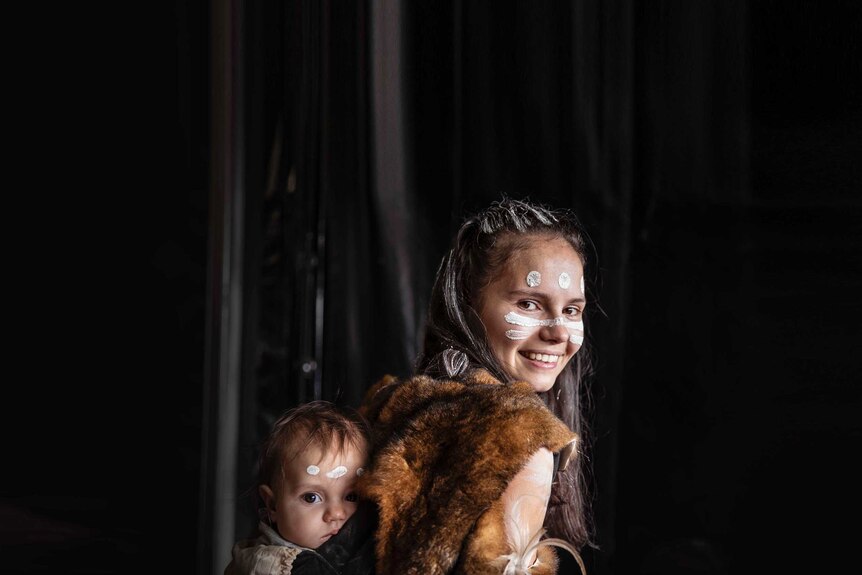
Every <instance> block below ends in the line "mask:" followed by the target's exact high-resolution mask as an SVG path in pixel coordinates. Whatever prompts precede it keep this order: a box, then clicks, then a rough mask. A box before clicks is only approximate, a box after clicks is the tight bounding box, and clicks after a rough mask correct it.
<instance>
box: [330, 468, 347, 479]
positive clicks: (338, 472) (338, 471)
mask: <svg viewBox="0 0 862 575" xmlns="http://www.w3.org/2000/svg"><path fill="white" fill-rule="evenodd" d="M346 473H347V468H346V467H344V466H343V465H339V466H338V467H336V468H335V469H333V470H332V471H327V472H326V476H327V477H328V478H330V479H338V478H339V477H342V476H343V475H344V474H346Z"/></svg>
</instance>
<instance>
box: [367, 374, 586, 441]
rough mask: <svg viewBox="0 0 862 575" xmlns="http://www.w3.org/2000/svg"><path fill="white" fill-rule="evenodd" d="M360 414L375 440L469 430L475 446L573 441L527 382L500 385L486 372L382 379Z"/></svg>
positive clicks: (438, 436)
mask: <svg viewBox="0 0 862 575" xmlns="http://www.w3.org/2000/svg"><path fill="white" fill-rule="evenodd" d="M360 411H361V412H362V413H363V415H365V416H366V418H368V420H369V422H370V423H371V424H372V426H373V428H374V429H375V440H376V441H377V442H380V441H383V440H386V439H387V438H390V437H393V436H395V437H404V436H405V434H422V435H428V436H433V437H436V438H437V439H445V438H446V437H447V436H448V435H450V434H457V433H465V432H467V431H469V436H470V437H471V438H472V439H473V440H474V441H475V442H476V443H479V444H481V443H488V444H495V445H496V444H498V443H500V442H501V441H502V442H506V443H511V442H513V441H515V442H523V443H524V444H525V445H524V447H525V448H528V449H529V450H530V452H532V450H534V449H536V448H537V447H546V448H548V449H549V450H551V451H552V452H557V451H560V450H563V449H564V448H566V447H567V446H568V445H569V444H570V443H572V442H573V441H574V440H575V438H576V435H575V434H574V433H573V432H572V431H571V430H570V429H569V428H568V427H567V426H566V425H565V424H564V423H563V422H562V421H561V420H560V419H559V418H558V417H557V416H555V415H554V414H553V413H552V412H551V411H550V410H549V409H548V408H547V406H546V405H545V404H544V402H543V401H542V400H541V399H540V398H539V396H538V395H537V394H536V393H535V391H534V390H533V388H532V386H530V384H529V383H527V382H525V381H515V382H512V383H501V382H500V381H499V380H498V379H496V378H495V377H494V376H493V375H491V374H490V373H489V372H488V371H486V370H484V369H475V370H472V371H470V372H468V373H467V374H465V375H464V376H463V377H461V378H459V379H447V378H434V377H430V376H427V375H413V376H411V377H407V378H398V377H395V376H392V375H387V376H384V377H383V378H381V379H380V380H379V381H378V382H377V383H375V384H374V385H373V386H372V387H371V388H370V389H369V390H368V392H367V394H366V396H365V400H364V402H363V405H362V406H361V408H360Z"/></svg>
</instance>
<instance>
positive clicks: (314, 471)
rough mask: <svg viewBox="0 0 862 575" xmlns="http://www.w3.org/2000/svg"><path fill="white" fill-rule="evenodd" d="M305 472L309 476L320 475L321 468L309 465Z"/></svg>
mask: <svg viewBox="0 0 862 575" xmlns="http://www.w3.org/2000/svg"><path fill="white" fill-rule="evenodd" d="M305 472H306V473H308V474H309V475H317V474H318V473H320V468H319V467H318V466H316V465H309V466H308V467H306V468H305Z"/></svg>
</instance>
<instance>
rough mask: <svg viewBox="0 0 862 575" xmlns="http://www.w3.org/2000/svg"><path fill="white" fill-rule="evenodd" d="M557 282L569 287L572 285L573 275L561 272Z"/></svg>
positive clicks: (561, 285)
mask: <svg viewBox="0 0 862 575" xmlns="http://www.w3.org/2000/svg"><path fill="white" fill-rule="evenodd" d="M557 283H559V284H560V287H561V288H563V289H569V286H570V285H572V276H570V275H569V274H567V273H566V272H563V273H561V274H560V278H559V279H558V280H557Z"/></svg>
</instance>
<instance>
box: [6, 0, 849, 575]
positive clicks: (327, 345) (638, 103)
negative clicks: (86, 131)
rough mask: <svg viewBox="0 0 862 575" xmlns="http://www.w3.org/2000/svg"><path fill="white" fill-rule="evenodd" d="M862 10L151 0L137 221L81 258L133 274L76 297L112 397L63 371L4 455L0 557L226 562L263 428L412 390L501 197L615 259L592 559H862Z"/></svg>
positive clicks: (121, 106)
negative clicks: (108, 319)
mask: <svg viewBox="0 0 862 575" xmlns="http://www.w3.org/2000/svg"><path fill="white" fill-rule="evenodd" d="M860 7H862V4H860V3H858V2H853V1H847V0H835V1H830V2H813V1H803V0H794V1H791V2H779V1H777V0H758V1H751V0H730V1H727V0H724V1H720V0H704V1H700V2H689V1H684V0H677V1H651V2H634V1H633V0H605V1H599V0H594V1H587V0H584V1H580V0H575V1H571V2H535V1H534V2H491V1H471V2H455V1H451V0H450V1H444V2H435V3H427V2H410V3H407V2H398V1H394V0H391V1H384V0H379V1H371V0H359V1H356V2H335V1H332V0H328V1H327V0H324V1H317V0H282V1H275V0H260V1H258V2H242V1H240V0H218V1H215V2H207V1H205V0H189V1H183V2H174V3H171V5H170V7H169V8H164V7H163V8H160V9H158V10H157V9H156V8H152V11H153V12H152V13H150V14H149V18H148V19H147V21H148V22H149V21H152V22H153V26H152V28H148V29H147V30H146V31H145V32H144V33H142V34H139V35H136V36H135V44H136V47H137V53H138V57H136V58H135V59H134V60H129V61H127V68H126V69H127V70H129V72H130V74H129V75H130V76H133V79H132V80H131V81H130V84H129V90H128V93H126V92H115V91H105V92H102V94H103V97H101V98H100V99H97V102H98V106H99V107H100V108H101V107H102V106H107V104H106V101H107V100H108V96H105V94H113V95H115V96H116V97H117V98H118V99H117V100H116V101H115V102H114V107H115V108H116V109H118V110H120V111H119V112H118V113H117V114H115V115H112V116H111V120H110V121H111V122H112V123H113V124H115V126H114V127H113V129H112V130H111V132H110V133H111V138H108V139H107V140H106V141H107V142H108V144H109V147H110V148H111V150H112V153H106V154H105V155H104V156H100V160H104V161H101V164H100V165H104V166H106V168H105V170H106V171H108V172H109V173H110V174H112V175H113V174H116V177H113V178H110V182H111V192H112V196H111V197H112V198H114V199H112V200H111V201H109V202H106V203H105V204H104V210H101V211H99V213H104V214H106V215H104V216H102V217H103V219H106V220H108V221H112V222H115V223H116V225H115V226H112V227H117V228H123V229H118V230H116V231H115V233H112V234H111V235H106V236H105V237H102V238H101V239H100V241H99V242H98V243H97V244H96V245H98V246H102V247H100V248H99V249H98V250H96V251H95V253H97V254H99V256H100V258H103V260H104V261H107V262H116V261H118V260H125V261H128V262H129V263H130V264H131V265H133V266H134V273H133V274H131V276H130V279H129V280H127V281H125V282H123V283H120V282H118V281H116V280H115V278H114V277H113V271H111V272H110V274H106V275H110V277H108V278H106V280H105V281H103V282H100V283H98V284H95V283H93V284H90V283H87V284H86V285H87V287H88V289H89V288H90V287H91V285H92V286H95V287H93V288H92V289H93V290H94V291H97V292H98V293H99V294H102V295H100V298H101V297H104V298H105V299H106V300H107V296H106V295H104V294H115V295H114V298H113V299H112V300H111V301H114V299H116V300H120V301H119V302H118V303H117V304H116V305H113V304H112V306H111V313H112V315H114V316H116V318H117V320H118V322H117V325H118V326H119V327H117V328H116V329H115V330H104V331H103V332H102V333H101V335H102V337H100V338H99V339H98V348H97V349H96V350H95V351H93V350H92V349H88V350H87V353H86V355H80V356H75V357H74V358H72V360H70V361H68V362H63V364H62V367H63V369H64V371H65V372H69V373H72V374H77V373H78V370H82V371H83V370H84V366H81V365H79V364H82V363H86V364H87V365H86V369H88V370H89V372H93V371H97V372H98V373H97V375H98V374H103V375H104V376H105V378H106V379H108V380H110V381H109V382H108V383H106V384H105V391H101V389H100V391H99V393H98V394H92V395H86V394H83V392H82V390H84V389H87V387H86V385H84V384H82V383H76V384H75V385H71V384H65V385H64V386H63V389H64V391H63V392H60V393H59V394H58V397H60V398H68V401H64V405H61V406H59V408H58V409H57V410H56V413H54V412H52V411H43V412H42V413H41V414H40V416H39V418H36V419H34V421H40V422H41V421H43V420H45V421H46V422H52V421H53V422H62V423H63V425H62V428H60V430H59V431H58V432H53V433H52V434H51V437H49V439H51V441H44V440H43V441H42V442H41V443H40V445H39V449H38V450H36V449H27V450H25V449H24V448H23V447H22V448H18V447H14V444H16V443H18V442H17V441H12V442H10V443H12V444H13V448H12V451H11V453H12V455H13V460H17V459H18V456H19V454H20V455H24V454H25V452H26V453H27V455H30V457H31V459H36V461H35V462H33V463H31V464H28V465H15V466H10V468H11V470H10V471H9V472H8V473H7V474H6V477H4V482H3V493H2V495H3V499H2V501H0V520H2V521H0V527H2V531H0V535H2V541H0V542H2V550H0V571H3V572H4V573H5V572H9V573H61V572H68V573H150V572H153V571H154V570H155V569H156V568H157V569H158V570H160V571H165V570H167V571H170V572H178V573H179V572H182V573H200V574H202V575H211V574H216V573H221V572H222V570H223V567H224V563H225V562H226V560H227V559H226V558H227V557H228V556H229V551H230V544H231V543H232V542H233V539H234V538H238V537H242V536H245V535H246V534H247V533H248V532H249V531H250V530H251V529H252V528H253V526H254V501H253V499H252V496H253V482H254V472H255V471H256V470H255V469H254V459H255V457H256V455H257V451H256V445H257V443H258V442H259V441H260V439H261V438H262V436H263V434H264V433H265V431H266V430H267V428H268V426H269V424H270V423H271V422H272V421H273V419H274V418H275V417H276V416H277V415H278V414H279V413H280V412H281V411H282V410H284V409H286V408H288V407H291V406H293V405H295V404H296V403H299V402H302V401H306V400H309V399H311V398H315V397H322V398H327V399H332V400H335V401H338V402H341V403H344V404H351V405H355V404H357V403H358V402H359V401H360V399H361V397H362V394H363V392H364V390H365V389H366V388H367V387H368V386H369V385H370V384H372V383H373V382H374V381H376V380H377V379H378V378H379V377H381V376H382V375H383V374H386V373H392V374H397V375H406V374H408V373H409V372H410V369H411V364H412V360H413V358H414V356H415V354H416V352H417V350H418V348H419V345H420V343H421V340H420V338H421V328H422V325H423V321H424V316H425V306H426V305H427V299H428V294H429V292H430V288H431V283H432V281H433V277H434V274H435V272H436V268H437V265H438V263H439V260H440V258H441V256H442V255H443V253H444V251H445V249H446V247H447V242H448V240H449V238H450V237H451V235H452V233H453V232H454V231H455V230H456V229H457V226H458V224H459V223H460V221H461V219H462V218H463V217H464V216H465V215H467V214H469V213H470V212H472V211H474V210H476V209H479V208H481V207H483V206H485V205H487V203H488V202H490V201H492V200H495V199H498V198H500V197H501V195H503V194H505V195H508V196H512V197H530V198H532V199H534V200H537V201H541V202H545V203H548V204H552V205H555V206H559V207H568V208H572V209H574V210H575V211H576V212H577V213H578V214H579V215H580V217H581V219H582V220H583V221H584V223H585V224H586V226H587V227H588V229H589V230H590V231H591V234H592V238H593V240H594V242H595V244H596V252H595V254H594V257H593V260H592V262H591V263H592V264H593V265H592V268H591V271H590V274H591V276H590V277H591V279H592V280H593V283H592V285H591V286H590V289H589V296H590V300H591V302H592V303H591V305H592V315H591V316H590V317H589V320H588V321H589V324H588V337H589V338H590V341H591V342H592V343H593V346H594V350H595V352H596V355H597V359H598V365H597V371H596V373H595V376H594V378H593V380H592V382H591V406H592V413H591V419H592V430H591V434H590V437H589V438H588V439H589V440H590V443H591V449H590V451H589V458H590V464H591V466H592V469H593V481H592V485H593V487H592V489H593V493H592V495H593V499H594V510H595V523H596V543H597V545H598V548H597V549H588V550H586V551H585V558H586V561H587V567H588V573H589V574H590V575H654V574H655V575H657V574H677V573H679V574H683V573H687V574H695V573H698V574H705V573H710V574H723V573H764V572H767V573H773V572H775V573H825V572H836V571H838V570H839V569H840V570H843V569H845V568H847V567H849V566H852V564H853V563H851V559H852V557H851V553H852V550H853V549H854V548H855V547H854V544H855V539H856V538H857V537H856V535H857V532H858V529H855V528H853V527H852V525H853V523H854V521H855V517H856V516H858V513H859V511H860V509H859V506H858V502H857V498H855V497H854V496H853V495H852V494H853V492H854V491H855V490H856V489H857V487H856V486H857V485H858V484H860V483H862V482H860V479H862V478H860V474H859V472H858V470H857V469H856V466H855V465H854V462H855V459H858V454H859V453H860V441H859V440H860V435H862V429H860V427H862V426H860V418H862V417H860V416H862V398H860V374H862V369H860V368H862V361H861V360H860V354H859V353H858V352H857V351H856V348H857V347H858V344H859V342H860V338H859V333H860V331H859V327H858V326H859V325H860V324H859V321H860V319H862V318H860V315H862V314H860V313H859V312H860V311H862V309H860V308H862V304H860V303H859V297H858V294H859V293H860V292H862V273H860V271H862V270H860V262H862V196H861V195H860V191H862V173H860V162H859V158H860V157H862V105H860V103H862V93H860V90H859V87H858V84H859V81H858V80H859V77H860V74H862V58H860V45H859V36H860V31H862V8H860ZM156 12H158V13H157V14H156ZM140 16H141V18H143V17H144V15H143V14H141V15H140ZM134 20H135V18H134V17H130V18H129V19H128V22H133V21H134ZM116 30H117V35H122V34H124V33H125V31H126V30H127V28H126V27H125V25H123V26H118V27H117V28H116ZM127 42H129V43H131V42H130V41H129V40H127ZM108 46H113V44H105V46H104V49H105V50H107V49H108ZM100 53H101V52H100ZM133 64H134V65H133ZM100 73H102V72H100ZM111 78H112V86H113V76H111ZM70 85H72V84H70ZM53 89H54V90H56V89H57V88H56V87H54V88H53ZM126 102H129V104H128V105H126ZM132 102H133V103H132ZM113 109H114V108H112V110H113ZM118 118H119V119H123V120H128V122H130V124H127V123H126V122H125V121H119V120H118ZM82 133H83V132H82ZM143 134H146V135H149V136H151V138H150V139H149V140H147V144H145V145H144V144H141V143H140V142H141V139H142V135H143ZM69 147H70V148H71V147H73V146H69ZM106 147H107V146H106ZM114 157H117V158H121V157H122V158H129V157H132V158H133V159H134V164H135V165H134V168H133V169H130V170H121V169H119V168H113V169H110V170H109V168H110V167H111V165H110V162H109V161H108V160H110V159H111V158H114ZM86 165H88V166H89V165H90V164H89V163H88V164H86ZM117 165H120V163H119V162H118V163H117ZM123 165H125V164H123ZM64 189H65V188H64ZM120 195H122V196H123V197H126V198H127V200H128V201H129V205H127V204H123V205H122V207H120V205H119V199H116V198H118V196H120ZM76 197H77V196H76ZM133 220H134V223H135V225H134V226H130V222H132V221H133ZM138 222H140V223H141V225H137V223H138ZM127 227H128V229H125V228H127ZM108 243H111V244H112V247H115V248H120V249H121V251H122V254H121V256H120V257H119V258H115V259H108V258H107V256H105V255H104V253H105V251H104V250H107V248H105V247H104V246H106V244H108ZM61 244H62V243H61ZM127 244H128V245H132V244H134V245H135V246H136V247H141V248H142V249H143V255H142V257H141V258H140V259H137V258H135V257H132V256H131V255H130V253H131V252H129V251H128V250H127V249H126V246H127ZM51 253H55V252H51ZM103 260H101V259H100V261H103ZM40 261H42V260H40ZM101 265H105V266H106V267H108V268H110V269H111V270H113V268H112V267H111V265H113V264H111V265H108V264H107V263H105V264H101ZM70 267H71V264H70ZM52 269H53V268H52ZM73 272H75V270H71V271H70V273H69V274H68V275H64V276H63V277H64V278H65V277H69V278H76V277H79V276H77V275H75V274H74V273H73ZM51 281H58V278H57V277H52V280H51ZM63 281H66V280H63ZM52 285H53V284H52ZM96 288H98V290H96ZM130 288H136V289H134V290H132V289H130ZM127 289H128V291H127ZM132 291H134V293H135V295H134V296H132V295H130V293H131V292H132ZM127 294H128V295H127ZM138 294H139V295H138ZM88 310H89V308H87V309H86V310H84V312H88ZM83 315H86V313H83ZM86 319H87V318H86V317H85V318H84V319H82V321H81V322H80V323H76V324H74V325H73V327H74V326H77V325H86V323H87V322H86V321H84V320H86ZM63 333H64V335H65V337H67V338H68V332H66V331H64V332H63ZM37 341H43V340H42V339H39V340H37ZM63 341H64V343H65V341H66V340H65V339H64V340H63ZM50 349H52V350H53V349H54V348H53V347H51V348H50ZM46 353H48V352H46ZM50 357H54V356H53V355H52V356H50ZM81 358H87V359H86V362H85V361H83V360H82V359H81ZM42 363H45V361H44V359H42V360H40V362H38V365H37V367H39V368H40V369H41V364H42ZM91 366H92V367H91ZM89 372H88V373H89ZM65 375H66V374H65V373H64V377H61V378H58V381H62V382H67V381H70V380H69V379H68V378H67V377H65ZM94 377H95V376H94ZM32 387H33V389H34V390H35V393H37V394H38V393H40V392H39V390H40V389H41V388H39V387H38V386H32ZM82 398H83V400H84V401H83V402H82V401H81V399H82ZM73 400H75V401H77V405H79V407H76V408H75V409H70V408H69V407H68V406H70V405H73ZM105 402H107V405H109V406H110V407H109V408H107V409H106V408H105V407H103V406H104V405H106V403H105ZM31 403H32V404H34V405H41V404H42V403H41V400H40V398H34V399H33V400H32V401H31ZM82 403H83V404H86V405H83V406H81V404H82ZM91 412H93V413H95V414H96V415H94V416H92V417H90V416H88V414H89V413H91ZM14 429H15V430H17V431H16V432H15V433H10V434H7V435H8V436H9V437H11V438H13V439H17V435H16V433H20V429H19V428H14ZM34 453H35V454H37V455H38V457H35V458H33V457H32V455H33V454H34ZM167 557H170V564H169V565H170V567H166V564H165V563H163V561H166V560H167V559H166V558H167ZM575 569H576V568H575V566H574V564H573V563H572V562H570V561H567V560H565V556H564V564H563V569H562V570H561V573H565V574H567V575H568V574H571V573H575V572H576V570H575Z"/></svg>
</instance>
